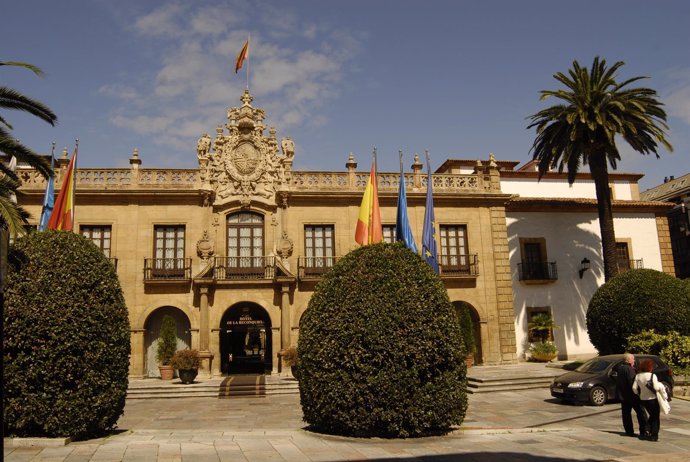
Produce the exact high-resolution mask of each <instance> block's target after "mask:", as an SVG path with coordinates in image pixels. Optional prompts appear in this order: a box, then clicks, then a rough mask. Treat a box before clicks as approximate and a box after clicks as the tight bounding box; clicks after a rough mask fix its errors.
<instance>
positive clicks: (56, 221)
mask: <svg viewBox="0 0 690 462" xmlns="http://www.w3.org/2000/svg"><path fill="white" fill-rule="evenodd" d="M76 164H77V147H76V146H75V148H74V154H72V160H71V161H70V163H69V165H68V166H67V171H66V172H65V176H64V178H63V180H62V186H60V192H59V193H58V197H57V199H56V200H55V205H54V207H53V212H52V213H51V214H50V219H49V220H48V229H57V230H65V231H72V228H73V227H74V189H75V184H74V183H75V176H76Z"/></svg>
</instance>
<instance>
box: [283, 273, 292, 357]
mask: <svg viewBox="0 0 690 462" xmlns="http://www.w3.org/2000/svg"><path fill="white" fill-rule="evenodd" d="M280 295H281V301H280V349H281V351H285V350H287V349H288V348H289V347H290V333H291V332H292V325H291V322H290V284H289V283H283V285H282V286H281V287H280Z"/></svg>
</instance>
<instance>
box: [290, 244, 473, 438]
mask: <svg viewBox="0 0 690 462" xmlns="http://www.w3.org/2000/svg"><path fill="white" fill-rule="evenodd" d="M464 356H465V348H464V346H463V342H462V337H461V331H460V325H459V322H458V318H457V314H456V311H455V309H454V308H453V305H452V304H451V303H450V301H449V300H448V294H447V292H446V289H445V287H444V285H443V283H442V282H441V280H440V278H439V277H438V276H437V275H436V273H434V271H433V270H432V269H431V267H430V266H429V265H428V264H427V263H426V262H425V261H424V260H423V259H421V258H420V257H419V256H418V255H416V254H415V253H413V252H411V251H409V250H408V249H407V248H405V247H404V246H403V245H402V244H377V245H369V246H365V247H361V248H359V249H357V250H355V251H353V252H350V253H349V254H348V255H346V256H345V257H344V258H343V259H342V260H340V261H339V262H338V263H337V264H336V265H335V266H334V267H333V269H332V270H331V271H329V272H328V273H327V274H326V275H325V276H324V278H323V279H322V280H321V282H320V283H319V284H318V285H317V287H316V290H315V292H314V295H313V296H312V298H311V300H310V301H309V306H308V308H307V310H306V311H305V313H304V315H303V316H302V320H301V322H300V337H299V344H298V358H299V360H298V366H299V371H300V375H299V381H300V396H301V404H302V411H303V413H304V420H305V421H306V422H307V423H308V424H310V426H311V428H312V429H313V430H316V431H320V432H324V433H332V434H340V435H350V436H362V437H368V436H379V437H392V438H395V437H411V436H423V435H430V434H439V433H444V432H447V431H448V430H449V429H450V428H451V426H453V425H459V424H460V423H461V422H462V420H463V418H464V416H465V411H466V409H467V397H466V395H465V384H466V366H465V363H464Z"/></svg>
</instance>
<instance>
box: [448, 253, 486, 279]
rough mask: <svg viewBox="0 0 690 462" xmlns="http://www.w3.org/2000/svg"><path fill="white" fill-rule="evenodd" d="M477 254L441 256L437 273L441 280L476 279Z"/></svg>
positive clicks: (477, 269)
mask: <svg viewBox="0 0 690 462" xmlns="http://www.w3.org/2000/svg"><path fill="white" fill-rule="evenodd" d="M478 263H479V258H478V256H477V254H467V255H441V257H440V259H439V272H440V275H441V277H442V278H463V277H470V278H476V277H477V276H479V265H478Z"/></svg>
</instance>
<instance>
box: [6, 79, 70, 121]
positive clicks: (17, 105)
mask: <svg viewBox="0 0 690 462" xmlns="http://www.w3.org/2000/svg"><path fill="white" fill-rule="evenodd" d="M0 108H2V109H13V110H18V111H24V112H28V113H30V114H32V115H35V116H36V117H38V118H39V119H41V120H44V121H46V122H48V123H49V124H50V125H55V122H57V116H56V115H55V113H54V112H53V111H51V110H50V108H49V107H48V106H46V105H45V104H43V103H41V102H40V101H38V100H35V99H33V98H29V97H28V96H24V95H22V94H21V93H19V92H18V91H16V90H13V89H11V88H7V87H0Z"/></svg>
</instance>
